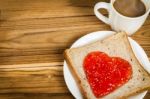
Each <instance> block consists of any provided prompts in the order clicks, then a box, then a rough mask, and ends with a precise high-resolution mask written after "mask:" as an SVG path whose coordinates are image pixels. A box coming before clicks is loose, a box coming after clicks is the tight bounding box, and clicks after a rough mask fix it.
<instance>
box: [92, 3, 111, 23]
mask: <svg viewBox="0 0 150 99" xmlns="http://www.w3.org/2000/svg"><path fill="white" fill-rule="evenodd" d="M101 8H104V9H106V10H107V11H108V13H109V11H110V3H106V2H99V3H97V4H96V5H95V7H94V13H95V15H96V17H97V18H98V19H100V20H101V21H103V22H104V23H106V24H110V21H109V18H107V17H105V16H104V15H103V14H101V13H100V12H99V11H98V9H101Z"/></svg>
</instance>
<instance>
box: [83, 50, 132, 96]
mask: <svg viewBox="0 0 150 99" xmlns="http://www.w3.org/2000/svg"><path fill="white" fill-rule="evenodd" d="M83 65H84V71H85V73H86V77H87V79H88V82H89V84H90V87H91V89H92V91H93V93H94V95H95V96H96V97H97V98H99V97H102V96H105V95H107V94H109V93H111V92H112V91H114V90H115V89H117V88H118V87H120V86H122V85H123V84H125V83H126V82H127V81H128V80H129V79H130V78H131V75H132V67H131V65H130V63H129V62H128V61H126V60H124V59H122V58H120V57H109V56H108V55H107V54H105V53H103V52H99V51H95V52H91V53H89V54H88V55H87V56H86V57H85V59H84V63H83Z"/></svg>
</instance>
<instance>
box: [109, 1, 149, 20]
mask: <svg viewBox="0 0 150 99" xmlns="http://www.w3.org/2000/svg"><path fill="white" fill-rule="evenodd" d="M113 4H114V2H112V0H111V2H110V5H111V6H112V8H113V10H114V11H115V12H116V13H117V14H118V15H120V16H121V17H124V18H127V19H138V18H141V17H143V16H145V15H147V14H148V13H150V8H149V9H148V10H147V11H146V12H145V13H144V14H143V15H141V16H137V17H128V16H124V15H122V14H120V13H119V12H118V11H117V10H116V9H115V8H114V5H113Z"/></svg>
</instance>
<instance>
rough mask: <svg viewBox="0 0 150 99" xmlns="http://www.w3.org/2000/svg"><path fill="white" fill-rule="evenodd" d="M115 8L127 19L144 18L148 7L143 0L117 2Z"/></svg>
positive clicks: (119, 0)
mask: <svg viewBox="0 0 150 99" xmlns="http://www.w3.org/2000/svg"><path fill="white" fill-rule="evenodd" d="M113 6H114V8H115V9H116V10H117V11H118V12H119V13H120V14H122V15H124V16H127V17H138V16H142V15H143V14H145V12H146V7H145V5H144V3H143V2H142V1H141V0H116V1H115V2H114V4H113Z"/></svg>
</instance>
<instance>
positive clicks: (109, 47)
mask: <svg viewBox="0 0 150 99" xmlns="http://www.w3.org/2000/svg"><path fill="white" fill-rule="evenodd" d="M92 51H101V52H105V53H107V54H108V55H109V56H112V57H113V56H114V57H115V56H117V57H121V58H123V59H125V60H127V61H128V62H129V63H130V64H131V66H132V72H133V74H132V78H131V79H130V80H129V81H128V82H126V83H125V84H124V85H122V86H121V87H119V88H117V89H116V90H115V91H113V92H111V93H110V94H108V95H106V96H103V97H101V98H99V99H122V98H123V99H124V98H127V97H128V96H131V95H134V94H136V93H139V92H141V91H143V90H147V89H149V88H150V75H149V74H148V73H147V72H146V71H145V70H144V69H143V67H142V66H141V64H140V63H139V61H138V60H137V59H136V57H135V55H134V53H133V51H132V48H131V45H130V43H129V41H128V37H127V35H126V33H117V34H115V35H113V36H111V37H108V38H106V39H104V40H102V41H96V42H94V43H91V44H88V45H85V46H82V47H78V48H71V49H67V50H66V51H65V53H64V54H65V59H66V61H67V63H68V65H69V68H70V70H71V72H72V73H73V75H74V78H75V80H76V82H77V83H78V85H79V88H80V90H81V92H82V94H83V96H84V97H86V98H88V99H97V98H96V97H95V96H94V94H93V92H92V90H91V87H90V85H89V83H88V80H87V78H86V75H85V72H84V68H83V61H84V58H85V57H86V55H87V54H88V53H90V52H92Z"/></svg>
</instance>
